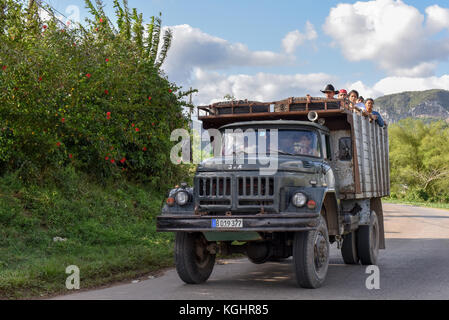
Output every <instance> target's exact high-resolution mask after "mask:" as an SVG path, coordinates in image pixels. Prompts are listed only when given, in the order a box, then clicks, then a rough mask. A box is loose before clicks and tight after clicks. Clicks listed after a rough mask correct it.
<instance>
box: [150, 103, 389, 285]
mask: <svg viewBox="0 0 449 320" xmlns="http://www.w3.org/2000/svg"><path fill="white" fill-rule="evenodd" d="M200 110H203V111H206V115H203V116H200V117H199V119H200V120H203V126H204V127H205V128H206V129H212V130H214V131H213V132H212V134H211V136H213V138H214V155H215V156H214V157H212V158H210V159H207V160H205V161H203V162H202V163H201V164H199V165H198V167H197V170H196V173H195V177H194V182H193V185H192V186H188V185H186V184H185V183H184V184H181V187H179V188H175V189H173V190H171V191H170V192H169V194H168V197H167V203H166V204H165V205H164V207H163V209H162V213H161V215H160V216H158V218H157V230H158V231H166V232H176V237H175V264H176V269H177V271H178V274H179V276H180V277H181V279H182V280H183V281H185V282H186V283H192V284H193V283H201V282H204V281H206V280H207V279H208V278H209V276H210V274H211V272H212V270H213V266H214V262H215V256H216V254H217V253H218V252H220V253H222V254H225V255H226V254H231V253H243V254H246V255H247V256H248V258H249V260H250V261H251V262H253V263H256V264H261V263H264V262H267V261H279V260H282V259H286V258H289V257H291V256H292V257H293V268H294V271H295V275H296V280H297V283H298V285H299V286H301V287H306V288H318V287H320V286H321V285H322V284H323V283H324V281H325V278H326V275H327V270H328V265H329V246H330V244H332V243H334V242H337V243H338V246H339V247H340V248H341V252H342V256H343V259H344V261H345V263H347V264H359V263H362V264H370V265H371V264H376V263H377V258H378V251H379V249H383V248H385V242H384V230H383V212H382V204H381V200H380V199H381V197H382V196H385V195H388V194H389V176H388V175H389V168H388V140H387V139H388V134H387V129H386V127H385V128H380V127H378V126H377V125H376V124H375V123H374V122H373V121H372V119H370V118H369V116H366V115H363V114H361V113H359V112H358V110H355V109H352V108H351V107H350V105H349V104H348V102H347V101H345V100H338V99H313V100H311V99H301V98H289V99H286V100H283V101H277V102H270V103H260V102H248V101H241V102H237V103H236V102H231V103H218V104H214V105H210V106H207V107H201V108H200Z"/></svg>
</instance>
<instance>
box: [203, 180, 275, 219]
mask: <svg viewBox="0 0 449 320" xmlns="http://www.w3.org/2000/svg"><path fill="white" fill-rule="evenodd" d="M195 194H196V197H197V198H196V200H195V201H196V204H197V205H199V209H200V210H203V211H207V212H209V213H210V214H224V213H226V212H230V211H231V212H235V213H239V214H253V213H254V212H260V211H263V210H266V211H272V212H273V211H274V212H277V211H278V202H277V198H276V197H275V179H274V177H260V176H243V177H242V176H232V177H229V176H228V177H220V176H218V177H212V176H207V177H202V176H198V177H196V178H195ZM262 208H263V209H262Z"/></svg>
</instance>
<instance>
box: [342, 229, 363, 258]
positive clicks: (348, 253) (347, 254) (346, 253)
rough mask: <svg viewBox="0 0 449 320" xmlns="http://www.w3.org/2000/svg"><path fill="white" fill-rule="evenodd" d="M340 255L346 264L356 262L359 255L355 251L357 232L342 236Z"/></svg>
mask: <svg viewBox="0 0 449 320" xmlns="http://www.w3.org/2000/svg"><path fill="white" fill-rule="evenodd" d="M341 255H342V256H343V261H344V262H345V263H346V264H358V263H359V260H360V259H359V255H358V253H357V234H356V232H355V231H352V232H351V233H348V234H347V235H345V236H344V238H343V246H342V247H341Z"/></svg>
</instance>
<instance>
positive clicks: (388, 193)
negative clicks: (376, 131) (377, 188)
mask: <svg viewBox="0 0 449 320" xmlns="http://www.w3.org/2000/svg"><path fill="white" fill-rule="evenodd" d="M384 133H385V138H384V141H385V149H384V150H385V152H386V153H387V154H386V157H385V163H386V168H387V170H386V179H387V193H386V195H390V144H389V142H388V130H387V129H385V130H384Z"/></svg>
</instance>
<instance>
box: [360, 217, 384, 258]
mask: <svg viewBox="0 0 449 320" xmlns="http://www.w3.org/2000/svg"><path fill="white" fill-rule="evenodd" d="M357 252H358V255H359V257H360V261H361V262H362V264H363V265H373V264H374V265H375V264H377V257H378V255H379V220H378V219H377V215H376V212H374V211H371V215H370V224H369V225H364V226H360V227H359V230H358V231H357Z"/></svg>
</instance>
